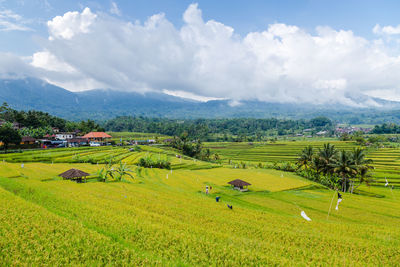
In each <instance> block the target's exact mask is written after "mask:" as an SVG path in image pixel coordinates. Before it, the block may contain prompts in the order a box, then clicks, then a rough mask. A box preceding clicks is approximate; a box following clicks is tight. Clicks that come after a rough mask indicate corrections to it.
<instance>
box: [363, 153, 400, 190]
mask: <svg viewBox="0 0 400 267" xmlns="http://www.w3.org/2000/svg"><path fill="white" fill-rule="evenodd" d="M368 158H370V159H372V160H373V161H374V164H373V166H374V167H375V169H374V170H373V177H374V178H375V179H376V184H378V185H382V186H383V185H385V184H386V179H387V181H388V183H389V185H395V186H400V149H398V148H397V149H396V148H380V149H378V150H375V151H372V152H371V153H369V154H368Z"/></svg>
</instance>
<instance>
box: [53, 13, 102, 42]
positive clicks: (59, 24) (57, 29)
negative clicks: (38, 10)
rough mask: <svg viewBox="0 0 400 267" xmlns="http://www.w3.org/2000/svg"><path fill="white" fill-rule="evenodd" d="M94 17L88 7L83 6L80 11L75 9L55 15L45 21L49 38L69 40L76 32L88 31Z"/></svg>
mask: <svg viewBox="0 0 400 267" xmlns="http://www.w3.org/2000/svg"><path fill="white" fill-rule="evenodd" d="M96 17H97V16H96V15H95V14H93V13H92V12H91V11H90V9H89V8H85V9H84V10H83V11H82V13H79V12H77V11H75V12H67V13H65V14H64V16H57V17H55V18H53V19H52V20H50V21H48V22H47V26H48V28H49V34H50V36H49V39H50V40H53V39H55V38H56V39H66V40H69V39H71V38H72V37H74V35H76V34H79V33H89V27H90V25H91V24H92V23H93V22H94V20H95V19H96Z"/></svg>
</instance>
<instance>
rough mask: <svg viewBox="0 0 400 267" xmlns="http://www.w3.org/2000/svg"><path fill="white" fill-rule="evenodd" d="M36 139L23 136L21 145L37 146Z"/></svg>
mask: <svg viewBox="0 0 400 267" xmlns="http://www.w3.org/2000/svg"><path fill="white" fill-rule="evenodd" d="M35 142H36V139H35V138H33V137H30V136H23V137H22V139H21V143H20V144H21V145H33V144H35Z"/></svg>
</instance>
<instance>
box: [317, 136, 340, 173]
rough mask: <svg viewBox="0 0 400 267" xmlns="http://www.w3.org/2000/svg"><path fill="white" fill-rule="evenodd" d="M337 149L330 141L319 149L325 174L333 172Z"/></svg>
mask: <svg viewBox="0 0 400 267" xmlns="http://www.w3.org/2000/svg"><path fill="white" fill-rule="evenodd" d="M336 155H337V150H336V148H335V146H334V145H331V144H330V143H327V144H324V147H323V148H322V149H319V153H318V156H319V158H320V160H321V164H322V170H323V173H324V174H332V171H333V164H334V162H335V156H336Z"/></svg>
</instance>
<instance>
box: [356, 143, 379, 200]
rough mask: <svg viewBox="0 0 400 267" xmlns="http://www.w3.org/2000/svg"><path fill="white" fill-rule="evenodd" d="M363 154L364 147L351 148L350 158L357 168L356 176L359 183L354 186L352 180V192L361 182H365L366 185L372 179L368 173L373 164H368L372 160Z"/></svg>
mask: <svg viewBox="0 0 400 267" xmlns="http://www.w3.org/2000/svg"><path fill="white" fill-rule="evenodd" d="M365 156H366V155H365V150H364V149H361V148H355V149H354V150H353V153H352V158H353V162H354V165H355V166H356V168H357V176H358V178H359V184H358V185H357V186H356V187H355V188H354V182H353V185H352V189H351V192H353V191H354V189H356V188H357V187H359V186H360V185H361V184H362V183H363V182H365V183H366V184H367V185H368V184H369V183H370V182H371V181H372V179H371V176H370V175H369V174H368V171H369V170H370V169H373V168H374V167H373V166H371V165H369V164H372V163H373V160H372V159H366V158H365Z"/></svg>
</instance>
